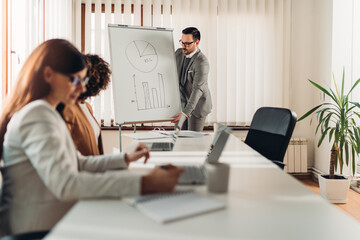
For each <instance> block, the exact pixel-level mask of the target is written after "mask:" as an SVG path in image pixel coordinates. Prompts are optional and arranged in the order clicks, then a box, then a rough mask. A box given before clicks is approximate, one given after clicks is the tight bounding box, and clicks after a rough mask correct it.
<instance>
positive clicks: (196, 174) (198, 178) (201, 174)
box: [179, 166, 205, 184]
mask: <svg viewBox="0 0 360 240" xmlns="http://www.w3.org/2000/svg"><path fill="white" fill-rule="evenodd" d="M180 167H181V168H183V169H184V170H185V171H184V173H183V174H182V175H181V176H180V178H179V183H180V184H181V183H183V184H203V183H205V168H204V167H203V166H180Z"/></svg>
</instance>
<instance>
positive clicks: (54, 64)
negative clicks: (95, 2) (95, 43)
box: [0, 39, 87, 161]
mask: <svg viewBox="0 0 360 240" xmlns="http://www.w3.org/2000/svg"><path fill="white" fill-rule="evenodd" d="M45 66H49V67H50V68H51V69H52V70H54V71H56V72H59V73H62V74H73V73H76V72H79V71H81V70H82V69H84V68H85V67H86V66H87V65H86V62H85V61H84V58H83V56H82V54H81V53H80V52H79V51H78V50H77V49H76V48H75V47H74V46H73V45H72V44H71V43H70V42H68V41H67V40H63V39H51V40H48V41H46V42H44V43H42V44H41V45H39V46H38V47H37V48H36V49H35V50H34V51H33V52H32V53H31V54H30V56H29V57H28V58H27V60H26V61H25V63H24V65H23V67H22V68H21V70H20V72H19V75H18V78H17V81H16V84H15V87H14V88H13V90H12V92H11V94H9V95H8V97H7V98H6V100H5V102H4V106H3V111H2V114H1V118H0V156H1V158H2V153H3V143H4V136H5V133H6V129H7V125H8V123H9V121H10V119H11V118H12V116H13V115H14V113H16V112H17V111H19V110H20V109H21V108H23V107H24V106H25V105H26V104H28V103H30V102H32V101H35V100H37V99H42V98H44V97H46V96H47V95H48V94H49V93H50V90H51V89H50V85H49V84H48V83H47V82H46V81H45V79H44V67H45ZM0 161H1V160H0Z"/></svg>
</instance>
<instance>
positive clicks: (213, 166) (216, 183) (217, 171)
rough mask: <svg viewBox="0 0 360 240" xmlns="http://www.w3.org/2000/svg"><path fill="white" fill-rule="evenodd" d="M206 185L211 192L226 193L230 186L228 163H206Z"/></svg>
mask: <svg viewBox="0 0 360 240" xmlns="http://www.w3.org/2000/svg"><path fill="white" fill-rule="evenodd" d="M205 169H206V185H207V189H208V191H209V192H213V193H225V192H227V190H228V185H229V173H230V166H229V165H228V164H226V163H219V162H218V163H206V164H205Z"/></svg>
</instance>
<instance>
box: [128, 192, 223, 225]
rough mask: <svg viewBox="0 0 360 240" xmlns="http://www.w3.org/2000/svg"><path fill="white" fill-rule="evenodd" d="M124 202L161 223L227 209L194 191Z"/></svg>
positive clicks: (141, 197)
mask: <svg viewBox="0 0 360 240" xmlns="http://www.w3.org/2000/svg"><path fill="white" fill-rule="evenodd" d="M123 201H124V202H127V203H129V204H131V205H132V206H135V207H136V208H137V209H138V210H139V211H141V212H142V213H143V214H145V215H146V216H148V217H150V218H152V219H153V220H155V221H157V222H159V223H166V222H171V221H175V220H178V219H183V218H186V217H190V216H194V215H198V214H201V213H206V212H211V211H215V210H219V209H223V208H225V204H224V203H221V202H218V201H215V200H212V199H210V198H208V197H205V196H202V195H200V194H199V193H195V192H193V191H176V192H172V193H168V194H156V195H150V196H140V197H127V198H124V199H123Z"/></svg>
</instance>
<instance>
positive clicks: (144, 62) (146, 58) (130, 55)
mask: <svg viewBox="0 0 360 240" xmlns="http://www.w3.org/2000/svg"><path fill="white" fill-rule="evenodd" d="M125 53H126V57H127V59H128V60H129V62H130V64H131V65H132V66H133V67H134V68H135V69H137V70H138V71H140V72H144V73H148V72H151V71H153V70H154V69H155V67H156V66H157V63H158V56H157V53H156V50H155V48H154V46H153V45H151V44H150V43H149V42H147V41H143V40H138V41H132V42H130V43H129V44H128V45H127V47H126V50H125Z"/></svg>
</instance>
